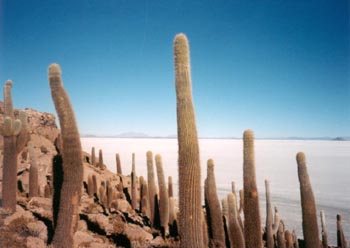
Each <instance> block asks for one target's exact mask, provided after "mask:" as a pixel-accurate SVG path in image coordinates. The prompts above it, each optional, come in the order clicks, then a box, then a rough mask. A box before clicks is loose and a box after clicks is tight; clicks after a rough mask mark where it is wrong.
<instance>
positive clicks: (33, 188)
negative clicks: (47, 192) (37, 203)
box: [28, 144, 39, 197]
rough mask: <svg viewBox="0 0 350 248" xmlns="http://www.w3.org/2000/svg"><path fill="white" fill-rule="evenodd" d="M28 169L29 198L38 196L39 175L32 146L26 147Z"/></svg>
mask: <svg viewBox="0 0 350 248" xmlns="http://www.w3.org/2000/svg"><path fill="white" fill-rule="evenodd" d="M28 150H29V157H30V168H29V197H35V196H38V195H39V182H38V180H39V178H38V177H39V174H38V164H37V162H36V157H35V152H34V147H33V146H32V144H29V145H28Z"/></svg>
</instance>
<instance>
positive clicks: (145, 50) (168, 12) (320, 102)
mask: <svg viewBox="0 0 350 248" xmlns="http://www.w3.org/2000/svg"><path fill="white" fill-rule="evenodd" d="M349 12H350V11H349V4H348V1H346V0H337V1H332V0H328V1H325V0H319V1H301V0H300V1H299V0H294V1H288V0H284V1H278V0H276V1H272V0H271V1H243V0H242V1H225V0H223V1H213V0H210V1H209V0H204V1H184V0H179V1H160V0H158V1H157V0H153V1H152V0H145V1H127V0H120V1H117V0H104V1H97V0H94V1H92V0H84V1H64V0H63V1H52V0H48V1H38V0H33V1H27V0H0V82H2V83H5V81H6V80H7V79H12V80H13V82H14V87H13V100H14V104H15V107H17V108H25V107H30V108H35V109H38V110H40V111H46V112H52V113H54V112H55V110H54V107H53V103H52V100H51V96H50V90H49V86H48V80H47V67H48V65H49V64H50V63H52V62H57V63H59V64H60V65H61V68H62V70H63V80H64V84H65V87H66V89H67V91H68V93H69V95H70V98H71V101H72V104H73V107H74V109H75V113H76V117H77V121H78V125H79V129H80V133H82V134H97V135H105V134H119V133H123V132H130V131H132V132H142V133H147V134H149V135H159V136H166V135H173V134H176V106H175V103H176V97H175V86H174V65H173V39H174V36H175V35H176V34H177V33H180V32H183V33H185V34H186V35H187V37H188V39H189V41H190V49H191V66H192V83H193V97H194V103H195V111H196V119H197V128H198V132H199V135H200V136H205V137H227V136H229V137H241V136H242V133H243V131H244V130H245V129H248V128H250V129H253V130H254V131H255V134H256V136H257V137H288V136H303V137H320V136H350V48H349V46H350V45H349V39H350V38H349V37H350V33H349V32H350V31H349V30H350V24H349V22H350V21H349V20H350V19H349Z"/></svg>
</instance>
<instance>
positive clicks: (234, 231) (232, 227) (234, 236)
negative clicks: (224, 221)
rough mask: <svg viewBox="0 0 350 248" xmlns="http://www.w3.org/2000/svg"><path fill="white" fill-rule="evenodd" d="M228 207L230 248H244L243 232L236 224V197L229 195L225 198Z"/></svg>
mask: <svg viewBox="0 0 350 248" xmlns="http://www.w3.org/2000/svg"><path fill="white" fill-rule="evenodd" d="M227 205H228V220H229V224H228V227H229V238H230V243H231V248H244V247H245V241H244V236H243V231H242V229H241V226H240V224H239V222H238V212H237V200H236V195H235V194H233V193H229V194H228V196H227Z"/></svg>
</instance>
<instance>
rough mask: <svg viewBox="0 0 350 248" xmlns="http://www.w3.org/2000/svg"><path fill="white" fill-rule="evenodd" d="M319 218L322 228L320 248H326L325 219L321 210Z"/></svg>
mask: <svg viewBox="0 0 350 248" xmlns="http://www.w3.org/2000/svg"><path fill="white" fill-rule="evenodd" d="M320 218H321V228H322V232H321V234H322V247H323V248H328V240H327V229H326V218H325V216H324V211H323V210H321V212H320Z"/></svg>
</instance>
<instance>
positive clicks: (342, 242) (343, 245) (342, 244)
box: [337, 214, 348, 248]
mask: <svg viewBox="0 0 350 248" xmlns="http://www.w3.org/2000/svg"><path fill="white" fill-rule="evenodd" d="M337 243H338V247H339V248H347V247H348V245H347V242H346V239H345V235H344V231H343V225H342V221H341V215H340V214H337Z"/></svg>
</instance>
